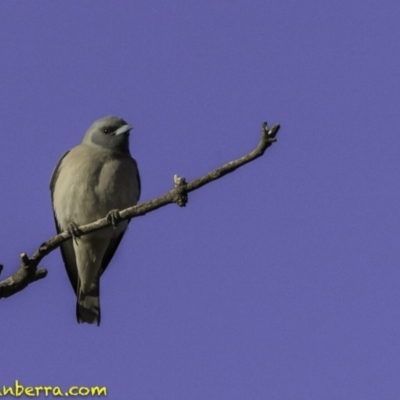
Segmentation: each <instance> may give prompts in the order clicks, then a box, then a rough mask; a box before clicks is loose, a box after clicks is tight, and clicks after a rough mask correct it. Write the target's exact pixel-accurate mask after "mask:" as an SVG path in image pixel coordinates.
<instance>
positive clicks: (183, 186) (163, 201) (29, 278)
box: [0, 122, 280, 298]
mask: <svg viewBox="0 0 400 400" xmlns="http://www.w3.org/2000/svg"><path fill="white" fill-rule="evenodd" d="M279 128H280V126H279V125H274V126H273V127H272V128H271V129H269V128H268V125H267V123H266V122H264V123H263V125H262V132H261V139H260V141H259V143H258V145H257V147H256V148H255V149H254V150H253V151H251V152H250V153H248V154H246V155H244V156H243V157H240V158H238V159H237V160H234V161H231V162H228V163H227V164H225V165H223V166H222V167H220V168H217V169H215V170H213V171H211V172H210V173H208V174H206V175H204V176H202V177H200V178H198V179H195V180H193V181H191V182H189V183H186V180H185V178H180V177H178V176H177V175H175V176H174V186H175V187H174V189H172V190H170V191H169V192H167V193H165V194H164V195H163V196H160V197H158V198H156V199H154V200H149V201H145V202H144V203H141V204H138V205H136V206H133V207H129V208H126V209H125V210H121V211H120V212H119V216H120V220H121V221H122V220H126V219H131V218H136V217H140V216H142V215H145V214H147V213H148V212H150V211H154V210H157V209H159V208H161V207H164V206H166V205H167V204H171V203H176V204H177V205H178V206H180V207H185V206H186V203H187V201H188V193H189V192H193V191H194V190H196V189H198V188H200V187H202V186H204V185H207V184H208V183H210V182H212V181H215V180H216V179H219V178H221V177H223V176H224V175H226V174H229V173H231V172H233V171H234V170H235V169H237V168H239V167H241V166H242V165H244V164H247V163H249V162H250V161H253V160H255V159H256V158H258V157H261V156H262V155H263V154H264V152H265V150H266V149H267V148H268V147H270V146H271V145H272V143H274V142H275V141H276V139H275V137H276V135H277V133H278V131H279ZM109 225H111V222H110V219H109V218H107V217H104V218H102V219H99V220H98V221H95V222H92V223H90V224H87V225H82V226H80V227H79V228H78V231H79V236H83V235H87V234H88V233H91V232H94V231H97V230H99V229H102V228H105V227H107V226H109ZM70 239H71V234H70V232H67V231H65V232H61V233H60V234H58V235H57V236H54V237H52V238H51V239H49V240H48V241H47V242H45V243H43V244H42V245H41V246H40V247H39V248H38V249H37V250H36V251H35V253H34V254H33V255H32V257H30V258H29V257H28V256H27V255H26V254H25V253H22V254H21V255H20V258H21V265H20V267H19V269H18V270H17V272H15V273H14V275H12V276H11V277H9V278H7V279H5V280H3V281H0V298H3V297H9V296H12V295H13V294H15V293H18V292H20V291H21V290H23V289H25V288H26V287H27V286H28V285H29V284H30V283H32V282H35V281H38V280H40V279H43V278H45V277H46V275H47V270H45V269H38V265H39V263H40V261H41V260H42V259H43V258H44V257H45V256H46V255H47V254H49V253H50V252H52V251H53V250H55V249H56V248H57V247H59V246H60V245H61V243H63V242H65V241H67V240H70ZM2 270H3V266H2V265H0V274H1V272H2Z"/></svg>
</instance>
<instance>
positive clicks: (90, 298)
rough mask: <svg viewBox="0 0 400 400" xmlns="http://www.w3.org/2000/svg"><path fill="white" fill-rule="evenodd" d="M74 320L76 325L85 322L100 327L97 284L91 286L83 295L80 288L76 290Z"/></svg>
mask: <svg viewBox="0 0 400 400" xmlns="http://www.w3.org/2000/svg"><path fill="white" fill-rule="evenodd" d="M76 319H77V320H78V323H82V322H86V323H88V324H94V323H95V322H97V326H99V325H100V294H99V284H98V283H97V284H92V285H91V287H90V290H89V291H88V292H87V293H84V292H83V291H82V289H81V288H79V289H78V297H77V302H76Z"/></svg>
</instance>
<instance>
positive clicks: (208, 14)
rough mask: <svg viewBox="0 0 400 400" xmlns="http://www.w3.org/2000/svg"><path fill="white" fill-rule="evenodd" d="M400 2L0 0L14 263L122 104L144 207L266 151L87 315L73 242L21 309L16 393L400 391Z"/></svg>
mask: <svg viewBox="0 0 400 400" xmlns="http://www.w3.org/2000/svg"><path fill="white" fill-rule="evenodd" d="M399 14H400V6H399V5H398V3H397V2H394V1H384V2H377V1H372V0H371V1H370V0H367V1H363V2H361V1H359V0H358V1H357V0H347V1H342V0H339V1H335V2H332V1H325V0H323V1H311V0H310V1H301V2H300V1H289V0H283V1H279V2H276V1H265V0H263V1H257V0H248V1H229V2H228V1H219V2H209V1H205V2H194V1H180V0H179V1H178V0H172V1H169V2H161V1H147V2H141V3H140V4H139V2H129V1H127V0H125V1H123V0H121V1H114V2H110V1H104V0H97V1H96V2H93V1H92V2H90V1H80V2H78V1H74V2H71V1H70V2H52V1H36V2H23V3H21V2H13V1H9V0H5V1H2V2H1V3H0V33H1V37H2V44H1V57H0V74H1V75H0V76H1V78H2V79H1V80H0V82H1V83H0V87H1V90H0V101H1V105H2V108H1V116H2V128H1V132H2V133H1V135H2V136H1V137H2V139H3V140H2V146H1V154H2V157H0V182H1V184H2V191H1V193H2V195H1V204H2V207H1V210H2V212H0V226H1V227H2V229H0V262H1V263H2V264H4V265H5V269H4V272H3V275H2V277H4V278H5V277H7V276H9V275H11V274H12V273H13V272H14V270H15V269H16V267H17V265H18V263H19V254H20V253H21V252H27V253H28V254H31V253H32V252H33V251H34V250H35V249H36V248H37V247H38V245H40V244H41V243H42V242H43V241H44V240H46V239H48V238H50V237H51V236H53V235H54V233H55V227H54V221H53V215H52V210H51V201H50V192H49V188H48V187H49V180H50V176H51V174H52V171H53V168H54V167H55V165H56V163H57V161H58V159H59V158H60V156H61V155H62V154H63V153H64V152H65V151H66V150H68V149H70V148H71V147H73V146H75V145H77V144H78V143H79V142H80V141H81V139H82V136H83V133H84V132H85V131H86V129H87V128H88V126H89V125H90V124H91V123H92V122H93V121H94V120H96V119H98V118H100V117H103V116H105V115H109V114H115V115H118V116H121V117H123V118H124V119H125V120H126V121H128V122H129V123H131V124H133V125H134V127H135V128H134V130H133V132H132V135H131V152H132V154H133V156H134V157H135V158H136V159H137V161H138V164H139V168H140V172H141V177H142V200H143V201H144V200H150V199H152V198H154V197H156V196H158V195H161V194H163V193H164V192H165V191H167V190H169V189H170V188H171V187H172V185H173V175H174V174H179V175H180V176H184V177H186V179H187V180H191V179H194V178H197V177H199V176H201V175H203V174H205V173H207V172H209V171H210V170H211V169H213V168H215V167H218V166H219V165H221V164H223V163H225V162H227V161H230V160H232V159H235V158H237V157H239V156H241V155H243V154H244V153H247V152H248V151H250V150H251V149H253V147H254V146H255V145H256V144H257V142H258V140H259V135H260V129H261V124H262V122H263V121H265V120H267V121H268V122H269V123H270V125H272V124H274V123H280V124H281V125H282V129H281V131H280V133H279V135H278V142H277V143H276V144H274V145H273V146H272V147H271V148H270V149H269V150H267V153H266V154H265V155H264V156H263V157H262V158H261V159H258V160H256V161H254V162H253V163H250V164H249V165H246V166H244V167H243V168H241V169H239V170H237V171H235V172H234V173H233V174H231V175H228V176H226V177H224V178H223V179H221V180H219V181H217V182H214V183H212V184H210V185H208V186H206V187H203V188H201V189H200V190H198V191H196V192H193V193H192V194H190V196H189V204H188V206H187V207H186V208H185V209H180V208H178V207H176V206H173V205H171V206H168V207H165V208H163V209H161V210H158V211H156V212H153V213H151V214H148V215H146V216H145V217H140V218H137V219H135V220H133V221H132V222H131V224H130V227H129V231H128V233H127V234H126V235H125V237H124V240H123V243H122V245H121V247H120V248H119V250H118V253H117V255H116V256H115V258H114V260H113V262H112V264H111V265H110V267H109V269H108V270H107V272H106V274H105V275H104V276H103V278H102V303H101V304H102V324H101V326H100V328H97V327H96V326H88V325H78V324H77V323H76V321H75V299H74V295H73V292H72V290H71V287H70V284H69V282H68V278H67V276H66V273H65V271H64V267H63V265H62V261H61V257H60V254H59V252H58V251H55V252H53V253H51V255H49V256H48V257H46V258H45V259H44V260H43V262H42V264H41V266H43V267H46V268H48V271H49V274H48V276H47V277H46V279H44V280H42V281H40V282H37V283H34V284H32V285H31V286H29V287H28V288H27V289H26V290H24V291H23V292H21V293H19V294H17V295H15V296H13V297H11V298H8V299H3V300H2V301H1V325H0V335H1V338H2V344H3V345H2V350H1V358H2V362H1V364H2V367H1V374H0V377H1V379H0V388H1V386H2V385H6V386H8V385H13V383H14V381H15V380H16V379H18V380H19V381H20V382H21V383H22V384H24V385H26V386H45V385H58V386H60V387H62V388H65V389H67V388H68V387H70V386H74V385H84V386H91V385H102V386H107V388H108V393H109V395H108V397H109V398H111V399H128V398H131V399H138V400H147V399H173V400H179V399H182V400H183V399H185V400H187V399H191V400H192V399H194V400H196V399H199V400H200V399H207V400H213V399H215V400H217V399H218V400H220V399H230V400H236V399H238V400H239V399H249V400H253V399H277V400H280V399H282V400H286V399H296V400H303V399H304V400H306V399H307V400H313V399H315V400H320V399H325V400H329V399H334V400H340V399H349V398H351V399H363V400H368V399H377V398H381V399H398V398H399V396H400V379H399V370H400V361H399V360H400V354H399V353H400V323H399V321H400V309H399V302H400V295H399V283H400V270H399V248H400V247H399V234H400V232H399V230H400V229H399V226H400V224H399V222H400V221H399V219H400V218H399V212H398V205H399V200H400V189H399V184H398V165H399V163H398V159H399V151H400V135H399V134H398V126H397V125H398V104H399V93H400V92H399V89H400V85H399V83H400V82H399V72H398V71H399V70H400V56H399V51H398V38H399V33H400V32H399V30H400V28H399V23H398V21H399Z"/></svg>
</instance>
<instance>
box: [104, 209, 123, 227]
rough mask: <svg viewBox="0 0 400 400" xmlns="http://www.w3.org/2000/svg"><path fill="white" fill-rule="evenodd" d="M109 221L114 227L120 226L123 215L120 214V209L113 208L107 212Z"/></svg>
mask: <svg viewBox="0 0 400 400" xmlns="http://www.w3.org/2000/svg"><path fill="white" fill-rule="evenodd" d="M106 218H107V221H108V222H110V223H111V225H112V226H113V228H114V229H116V227H117V226H118V223H119V222H121V217H120V215H119V210H111V211H110V212H109V213H108V214H107V217H106Z"/></svg>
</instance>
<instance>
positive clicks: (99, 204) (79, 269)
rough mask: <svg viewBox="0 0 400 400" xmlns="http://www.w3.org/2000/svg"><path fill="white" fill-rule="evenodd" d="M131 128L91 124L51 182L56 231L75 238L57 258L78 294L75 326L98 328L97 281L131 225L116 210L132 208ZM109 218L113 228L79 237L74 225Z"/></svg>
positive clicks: (111, 121)
mask: <svg viewBox="0 0 400 400" xmlns="http://www.w3.org/2000/svg"><path fill="white" fill-rule="evenodd" d="M131 129H132V126H131V125H129V124H127V123H126V122H125V121H124V120H123V119H121V118H118V117H114V116H109V117H105V118H102V119H99V120H98V121H96V122H94V123H93V124H92V125H91V126H90V128H89V129H88V130H87V131H86V133H85V135H84V137H83V140H82V143H81V144H80V145H78V146H76V147H74V148H73V149H71V150H69V151H67V152H66V153H65V154H64V155H63V156H62V157H61V159H60V161H59V162H58V164H57V166H56V168H55V170H54V172H53V175H52V177H51V182H50V191H51V199H52V204H53V211H54V217H55V222H56V228H57V232H62V231H65V230H68V231H69V232H71V235H72V236H73V239H71V240H68V241H66V242H64V243H63V244H62V245H61V254H62V258H63V261H64V264H65V268H66V270H67V274H68V277H69V280H70V282H71V285H72V287H73V289H74V291H75V294H76V296H77V305H76V317H77V320H78V322H79V323H81V322H87V323H90V324H93V323H95V322H97V325H99V324H100V317H101V315H100V299H99V295H100V293H99V289H100V277H101V275H102V274H103V272H104V271H105V269H106V268H107V266H108V264H109V263H110V261H111V259H112V257H113V256H114V253H115V251H116V250H117V248H118V245H119V243H120V242H121V239H122V237H123V235H124V233H125V231H126V229H127V226H128V223H129V221H118V212H117V211H118V210H121V209H124V208H127V207H130V206H133V205H135V204H136V203H137V202H138V200H139V196H140V177H139V172H138V168H137V164H136V161H135V160H134V159H133V158H132V157H131V154H130V151H129V132H130V130H131ZM105 216H107V218H108V219H109V220H110V222H112V226H109V227H107V228H105V229H102V230H100V231H97V232H93V233H89V234H87V235H84V236H81V237H79V231H78V230H77V228H78V226H80V225H84V224H88V223H90V222H94V221H96V220H98V219H100V218H104V217H105Z"/></svg>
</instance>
